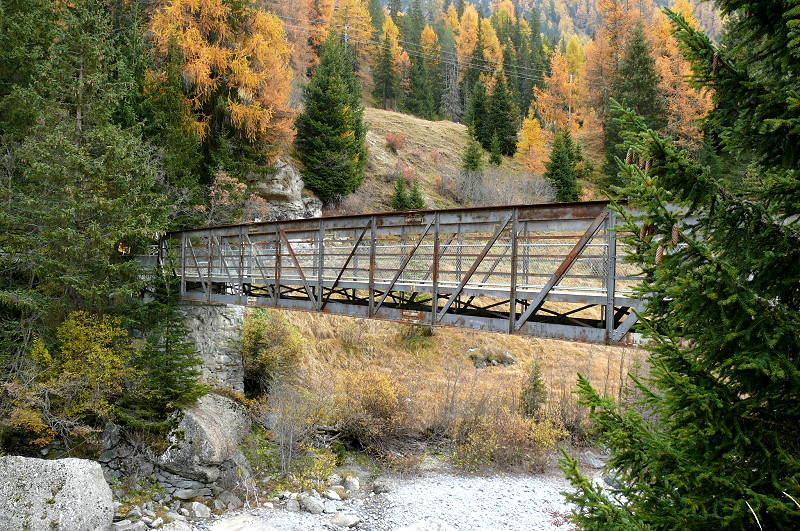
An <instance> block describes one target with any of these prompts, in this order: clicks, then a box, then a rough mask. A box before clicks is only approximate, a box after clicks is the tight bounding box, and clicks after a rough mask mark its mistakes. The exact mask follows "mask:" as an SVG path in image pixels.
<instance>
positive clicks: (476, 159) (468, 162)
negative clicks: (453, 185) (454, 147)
mask: <svg viewBox="0 0 800 531" xmlns="http://www.w3.org/2000/svg"><path fill="white" fill-rule="evenodd" d="M461 168H462V169H463V170H464V171H465V172H472V173H480V172H482V171H483V151H482V150H481V146H480V144H478V143H477V142H476V141H474V140H473V139H472V138H470V139H469V140H468V141H467V147H466V149H464V155H463V156H462V157H461Z"/></svg>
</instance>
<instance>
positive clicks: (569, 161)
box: [544, 131, 578, 202]
mask: <svg viewBox="0 0 800 531" xmlns="http://www.w3.org/2000/svg"><path fill="white" fill-rule="evenodd" d="M575 163H576V161H575V152H574V147H573V145H572V139H571V137H570V136H569V132H568V131H559V132H558V133H557V134H556V137H555V139H554V140H553V149H552V150H551V151H550V160H549V161H548V162H545V168H546V170H545V172H544V178H545V179H547V180H549V181H550V182H552V183H553V185H554V186H555V187H556V201H559V202H571V201H577V200H578V179H577V172H576V167H575V166H576V164H575Z"/></svg>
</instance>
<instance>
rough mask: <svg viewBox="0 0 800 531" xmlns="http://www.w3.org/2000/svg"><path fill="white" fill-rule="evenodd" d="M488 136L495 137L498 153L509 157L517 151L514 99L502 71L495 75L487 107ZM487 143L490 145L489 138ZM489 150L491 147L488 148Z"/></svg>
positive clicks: (516, 117) (517, 117) (516, 115)
mask: <svg viewBox="0 0 800 531" xmlns="http://www.w3.org/2000/svg"><path fill="white" fill-rule="evenodd" d="M487 108H488V109H487V110H488V121H489V126H488V129H489V131H490V133H489V134H490V135H497V141H498V143H499V149H500V153H501V154H503V155H506V156H511V155H513V154H514V152H515V151H516V150H517V121H518V120H519V116H518V113H517V109H516V106H515V105H514V98H513V96H512V95H511V94H510V93H509V92H508V88H507V85H506V77H505V75H504V74H503V72H502V71H497V73H495V82H494V89H493V91H492V95H491V96H489V101H488V105H487ZM489 142H490V143H491V136H490V140H489ZM490 148H491V146H490Z"/></svg>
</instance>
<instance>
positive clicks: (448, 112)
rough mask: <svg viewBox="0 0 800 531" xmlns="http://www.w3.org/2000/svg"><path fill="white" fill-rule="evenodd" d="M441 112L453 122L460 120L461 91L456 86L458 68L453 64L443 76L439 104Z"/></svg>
mask: <svg viewBox="0 0 800 531" xmlns="http://www.w3.org/2000/svg"><path fill="white" fill-rule="evenodd" d="M441 111H442V114H443V115H444V116H445V117H446V118H448V119H450V120H452V121H453V122H459V121H461V116H462V114H463V112H464V111H463V108H462V107H461V92H460V90H459V86H458V70H457V69H456V67H455V66H451V67H449V68H448V69H447V74H446V76H445V86H444V92H443V94H442V104H441Z"/></svg>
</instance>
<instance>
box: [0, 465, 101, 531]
mask: <svg viewBox="0 0 800 531" xmlns="http://www.w3.org/2000/svg"><path fill="white" fill-rule="evenodd" d="M113 518H114V505H113V502H112V498H111V488H109V486H108V483H106V481H105V479H104V478H103V470H102V469H101V467H100V464H99V463H96V462H94V461H88V460H85V459H57V460H45V459H33V458H27V457H20V456H8V457H2V458H0V527H2V529H27V530H29V531H38V530H42V531H44V530H47V531H52V530H54V529H60V530H64V531H95V530H97V531H107V530H108V529H109V528H110V527H111V522H112V521H113Z"/></svg>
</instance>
